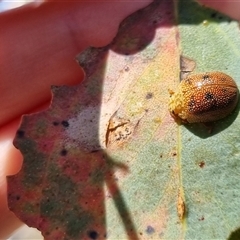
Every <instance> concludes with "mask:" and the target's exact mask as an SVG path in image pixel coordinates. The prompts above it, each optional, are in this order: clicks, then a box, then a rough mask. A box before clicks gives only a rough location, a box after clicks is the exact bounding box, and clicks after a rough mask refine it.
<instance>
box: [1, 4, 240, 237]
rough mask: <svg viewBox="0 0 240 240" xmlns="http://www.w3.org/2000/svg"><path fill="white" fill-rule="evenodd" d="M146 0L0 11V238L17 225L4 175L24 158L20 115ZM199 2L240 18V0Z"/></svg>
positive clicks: (67, 78)
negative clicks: (16, 142)
mask: <svg viewBox="0 0 240 240" xmlns="http://www.w3.org/2000/svg"><path fill="white" fill-rule="evenodd" d="M149 2H150V0H145V1H142V2H137V1H136V2H133V1H131V2H130V1H129V2H119V1H117V0H116V1H115V2H113V1H112V2H110V1H104V2H103V1H99V2H87V1H83V2H81V1H79V2H57V1H56V2H55V1H51V2H45V3H43V4H42V5H40V6H38V7H37V6H36V5H29V6H25V7H23V8H20V9H16V10H12V11H9V12H6V13H3V14H0V26H1V28H0V36H1V37H0V39H1V46H2V48H1V49H0V66H1V72H0V86H1V96H0V98H1V99H2V100H1V101H0V102H1V105H0V110H1V111H0V125H1V126H2V127H1V129H0V148H1V150H2V151H1V158H0V161H1V163H0V166H1V167H0V213H1V214H0V239H2V238H6V236H7V235H8V234H10V233H11V232H12V231H13V230H14V229H16V228H17V227H18V226H20V225H21V222H20V221H19V220H18V219H17V218H16V217H15V216H14V215H13V214H12V213H11V212H10V211H9V210H8V207H7V200H6V180H5V176H7V175H12V174H15V173H16V172H17V171H19V169H20V167H21V163H22V157H21V154H20V153H19V152H18V150H16V149H15V148H14V147H13V146H12V140H13V138H14V135H15V132H16V130H17V128H18V124H19V121H20V116H21V115H22V114H23V113H26V112H30V111H36V110H37V109H43V108H46V107H47V106H48V103H49V100H50V97H51V96H50V90H49V89H50V85H62V84H68V85H69V84H70V85H72V84H77V83H79V82H80V81H81V80H82V79H83V72H82V71H81V69H80V68H79V66H78V65H77V64H76V62H75V60H74V58H75V56H76V55H77V54H78V53H79V52H80V51H82V50H83V49H84V48H86V47H87V46H96V47H98V46H104V45H106V44H108V43H109V42H110V41H111V39H112V38H113V37H114V36H115V34H116V32H117V28H118V25H119V23H120V22H121V20H122V19H124V18H125V17H126V16H127V15H129V14H130V13H131V12H134V11H136V10H137V9H139V8H141V7H144V6H146V5H147V4H148V3H149ZM202 2H204V3H205V4H207V5H209V6H214V7H215V8H216V9H218V10H220V11H221V10H222V11H223V12H225V13H227V14H228V15H230V16H232V17H235V18H238V19H240V14H239V15H238V13H237V9H239V6H238V7H237V6H236V4H238V5H240V4H239V3H238V2H230V1H227V0H225V1H223V2H222V4H221V5H220V4H219V1H208V0H202ZM126 6H127V7H126ZM3 46H4V48H3ZM30 99H31V100H30ZM14 119H15V120H14Z"/></svg>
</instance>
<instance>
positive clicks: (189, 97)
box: [169, 72, 239, 123]
mask: <svg viewBox="0 0 240 240" xmlns="http://www.w3.org/2000/svg"><path fill="white" fill-rule="evenodd" d="M170 95H171V96H170V101H169V111H170V114H171V115H172V116H173V117H174V118H175V119H178V118H180V119H181V120H182V122H188V123H196V122H213V121H217V120H219V119H222V118H224V117H226V116H227V115H229V114H230V113H231V112H232V111H233V110H234V109H235V107H236V105H237V102H238V98H239V91H238V87H237V84H236V82H235V81H234V80H233V79H232V78H231V77H230V76H229V75H227V74H225V73H222V72H206V73H199V74H195V75H189V76H187V77H186V78H185V79H183V80H182V81H181V82H180V84H179V86H178V88H177V90H176V91H175V92H170Z"/></svg>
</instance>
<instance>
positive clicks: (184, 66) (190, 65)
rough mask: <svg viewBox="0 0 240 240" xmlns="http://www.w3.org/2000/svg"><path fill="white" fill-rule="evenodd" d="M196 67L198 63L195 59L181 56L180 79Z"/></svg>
mask: <svg viewBox="0 0 240 240" xmlns="http://www.w3.org/2000/svg"><path fill="white" fill-rule="evenodd" d="M195 67H196V63H195V61H194V60H192V59H190V58H188V57H185V56H183V55H181V56H180V69H181V71H180V79H181V80H182V79H184V78H186V77H187V76H188V75H189V74H190V73H191V72H192V71H193V70H194V69H195Z"/></svg>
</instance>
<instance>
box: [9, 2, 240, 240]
mask: <svg viewBox="0 0 240 240" xmlns="http://www.w3.org/2000/svg"><path fill="white" fill-rule="evenodd" d="M239 45H240V42H239V29H238V24H237V22H236V21H233V20H231V19H229V18H227V17H225V16H223V15H221V14H219V13H217V12H215V11H213V10H210V9H207V8H205V7H203V6H200V5H198V4H197V3H196V2H193V1H183V0H182V1H179V3H178V4H177V3H175V1H169V0H161V1H154V2H153V3H152V4H151V5H149V6H148V7H146V8H145V9H142V10H140V11H138V12H136V13H134V14H132V15H131V16H129V17H128V18H126V19H125V20H124V21H123V23H122V24H121V26H120V28H119V31H118V34H117V36H116V37H115V39H114V40H113V41H112V43H110V44H109V45H108V46H105V47H102V48H92V47H90V48H88V49H86V50H85V51H84V52H82V53H81V54H80V55H79V56H78V62H79V64H80V65H81V66H82V67H83V69H84V71H85V74H86V77H85V81H84V82H83V83H82V84H80V85H78V86H74V87H67V86H62V87H53V88H52V91H53V101H52V105H51V107H50V108H49V109H48V110H46V111H44V112H41V113H37V114H33V115H31V116H24V117H23V121H22V124H21V126H20V129H19V130H18V132H17V135H16V138H15V141H14V144H15V146H16V147H17V148H19V149H20V150H21V152H22V154H23V156H24V163H23V167H22V169H21V171H20V172H19V173H18V174H16V175H15V176H10V177H8V187H9V188H8V202H9V208H10V209H11V210H12V211H13V212H14V213H15V214H16V215H17V216H18V217H19V218H20V219H21V220H22V221H24V222H25V223H26V224H28V225H29V226H32V227H35V228H38V229H39V230H40V231H41V232H42V234H43V236H44V237H45V239H73V240H74V239H104V238H108V239H227V238H229V239H234V237H235V239H236V234H238V232H239V229H238V228H239V227H240V201H239V195H240V187H239V183H238V179H239V172H240V171H239V170H240V164H239V163H238V158H239V149H240V148H239V145H240V141H239V137H238V135H239V126H240V124H239V121H240V120H239V118H238V117H237V116H238V110H239V105H238V107H237V109H236V110H235V112H234V113H233V114H232V115H230V116H229V117H227V118H226V119H223V120H220V121H218V122H216V123H213V125H212V126H211V129H212V132H209V128H208V127H206V126H203V125H200V124H191V125H190V124H189V125H178V124H177V123H176V122H175V121H174V120H173V119H172V117H171V116H170V114H169V111H168V102H169V90H174V89H176V88H177V85H178V83H179V78H180V75H181V76H183V75H185V74H186V73H189V72H192V71H193V72H196V73H197V72H205V71H223V72H225V73H227V74H229V75H231V76H232V77H233V78H234V79H235V80H236V82H237V83H238V84H240V79H239V78H238V74H237V70H238V62H239V50H238V49H240V46H239ZM234 231H235V232H234Z"/></svg>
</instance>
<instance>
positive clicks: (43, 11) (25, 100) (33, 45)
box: [0, 0, 150, 125]
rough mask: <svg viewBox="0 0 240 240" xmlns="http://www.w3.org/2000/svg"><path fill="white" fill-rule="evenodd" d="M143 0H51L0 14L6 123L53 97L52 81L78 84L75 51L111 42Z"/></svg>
mask: <svg viewBox="0 0 240 240" xmlns="http://www.w3.org/2000/svg"><path fill="white" fill-rule="evenodd" d="M149 2H150V1H149V0H145V1H142V2H140V1H139V2H138V1H136V2H132V1H127V2H126V1H124V2H119V1H116V2H111V1H99V2H91V1H90V2H89V1H83V2H71V4H69V2H57V3H54V2H51V3H43V4H41V5H38V7H36V5H29V6H27V7H23V8H19V9H16V10H13V11H9V12H6V13H3V14H0V26H1V28H0V36H1V46H0V66H1V71H0V91H1V95H0V125H3V124H4V123H6V122H7V121H10V120H11V119H14V118H15V117H17V116H19V115H20V114H21V113H23V112H26V111H28V110H30V109H33V108H34V107H36V106H38V105H40V104H42V103H43V102H45V101H47V100H49V99H50V90H49V87H50V85H61V84H76V83H79V82H80V81H81V80H82V79H83V72H82V71H81V69H80V67H79V66H78V65H77V63H76V62H75V56H76V55H77V54H78V53H79V52H80V51H82V50H83V49H84V48H86V47H87V46H90V45H93V46H100V45H106V44H107V43H109V41H111V39H112V38H113V37H114V35H115V34H116V32H117V28H118V25H119V23H120V22H121V20H122V19H123V18H124V17H126V16H127V15H129V14H130V13H131V12H134V11H136V10H137V9H139V8H141V7H143V6H146V5H147V4H148V3H149Z"/></svg>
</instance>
